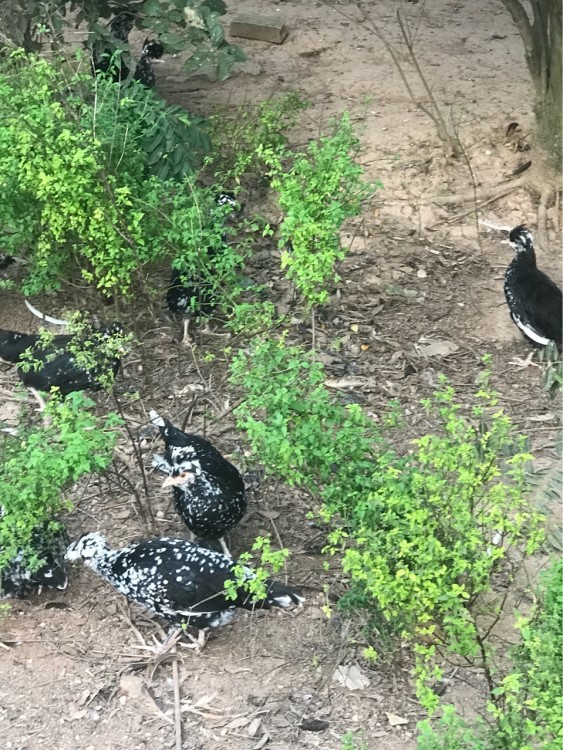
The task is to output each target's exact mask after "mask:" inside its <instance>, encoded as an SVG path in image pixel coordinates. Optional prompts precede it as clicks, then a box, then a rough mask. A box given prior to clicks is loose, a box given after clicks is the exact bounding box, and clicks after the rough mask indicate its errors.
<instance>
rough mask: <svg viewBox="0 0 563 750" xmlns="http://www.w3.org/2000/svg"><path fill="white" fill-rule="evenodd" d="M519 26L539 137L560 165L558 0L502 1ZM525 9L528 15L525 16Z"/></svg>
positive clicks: (560, 105)
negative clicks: (529, 77) (534, 93)
mask: <svg viewBox="0 0 563 750" xmlns="http://www.w3.org/2000/svg"><path fill="white" fill-rule="evenodd" d="M501 2H502V3H503V5H504V6H505V7H506V9H507V10H508V12H509V13H510V15H511V16H512V20H513V21H514V23H515V24H516V26H517V27H518V31H519V32H520V36H521V37H522V41H523V43H524V52H525V55H526V63H527V64H528V70H529V71H530V75H531V77H532V82H533V84H534V87H535V90H536V104H535V111H536V118H537V123H538V139H539V141H540V142H541V143H542V145H543V146H544V147H545V148H546V149H547V151H548V153H549V155H550V156H551V158H552V161H553V164H554V166H556V167H557V168H559V169H560V168H561V155H562V154H561V129H562V119H561V110H562V104H563V102H562V96H561V85H562V80H561V44H562V28H561V26H562V15H563V12H562V4H561V0H529V4H528V5H525V4H524V2H523V0H501ZM528 10H529V11H530V13H531V17H530V16H529V15H528Z"/></svg>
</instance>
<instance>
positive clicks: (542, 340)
mask: <svg viewBox="0 0 563 750" xmlns="http://www.w3.org/2000/svg"><path fill="white" fill-rule="evenodd" d="M508 242H509V245H510V246H511V247H512V248H513V250H514V251H515V255H514V258H513V260H512V262H511V263H510V265H509V266H508V268H507V270H506V275H505V279H504V294H505V297H506V302H507V303H508V307H509V309H510V317H511V318H512V320H513V321H514V323H516V325H517V326H518V328H519V329H520V331H521V332H522V334H523V335H524V337H525V338H526V339H527V340H528V341H530V342H531V343H533V344H536V345H538V344H539V345H540V346H547V344H549V343H550V341H554V342H555V344H556V345H557V347H558V348H559V350H561V328H562V324H563V296H562V293H561V289H559V287H558V286H557V284H555V283H554V282H553V281H552V280H551V279H550V278H549V276H546V274H545V273H543V271H540V270H539V268H538V267H537V265H536V254H535V251H534V238H533V236H532V233H531V232H530V231H529V230H528V228H527V227H526V225H525V224H520V225H519V226H517V227H514V229H512V231H511V232H510V237H509V240H508Z"/></svg>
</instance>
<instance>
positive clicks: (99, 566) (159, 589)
mask: <svg viewBox="0 0 563 750" xmlns="http://www.w3.org/2000/svg"><path fill="white" fill-rule="evenodd" d="M112 23H113V26H112V32H113V34H114V35H115V36H116V38H117V39H123V40H124V41H126V40H127V37H128V34H129V32H130V31H131V28H132V23H131V19H130V18H128V17H124V18H121V19H118V20H115V21H114V22H112ZM161 55H162V49H161V46H159V43H158V42H149V41H147V42H146V43H145V45H144V47H143V53H142V55H141V59H140V61H139V64H138V65H137V67H136V69H135V73H134V77H135V78H137V79H138V80H141V81H142V82H144V83H145V85H149V86H150V85H152V84H153V83H154V80H153V78H152V77H151V76H153V72H152V67H151V65H150V63H151V60H152V59H157V58H158V57H160V56H161ZM94 63H95V65H96V66H97V68H96V69H97V70H105V71H107V70H109V67H104V66H109V62H108V60H107V59H106V57H104V55H103V54H101V53H100V54H98V56H97V57H96V56H94ZM117 73H118V75H119V76H120V77H123V76H127V75H129V71H128V69H126V68H125V67H124V63H123V62H122V64H121V67H119V69H118V71H117ZM216 201H217V203H218V205H224V204H230V205H234V198H233V196H231V195H229V194H221V195H219V196H217V199H216ZM508 242H509V244H510V245H511V247H512V248H513V249H514V251H515V253H514V258H513V260H512V262H511V263H510V265H509V266H508V269H507V271H506V275H505V283H504V292H505V296H506V301H507V304H508V307H509V310H510V315H511V317H512V320H513V321H514V323H515V324H516V325H517V326H518V328H519V329H520V331H521V332H522V334H523V335H524V336H525V338H526V339H527V340H529V341H530V342H531V343H532V344H534V345H535V346H545V345H547V344H548V343H549V342H555V344H556V345H557V346H558V348H559V349H561V343H562V319H563V311H562V293H561V290H560V289H559V287H558V286H557V285H556V284H555V283H554V282H553V281H552V280H551V279H550V278H549V277H548V276H546V275H545V274H544V273H543V272H542V271H540V270H539V269H538V268H537V266H536V257H535V252H534V245H533V237H532V234H531V233H530V231H529V230H528V229H527V227H526V226H525V225H520V226H517V227H515V228H514V229H512V230H511V231H510V233H509V238H508ZM194 297H195V298H196V300H197V303H198V304H199V306H200V308H205V306H206V305H208V304H211V302H210V300H208V299H207V292H206V289H205V286H204V284H203V282H200V283H199V284H197V283H195V282H193V281H192V282H189V281H186V276H185V274H181V273H180V272H179V271H174V272H173V274H172V280H171V284H170V287H169V290H168V293H167V306H168V308H169V309H170V310H171V311H172V312H175V313H181V314H185V313H186V312H187V311H188V309H189V308H190V306H193V299H194ZM115 333H122V328H121V326H119V325H118V324H116V325H115V326H114V327H113V328H111V327H106V328H101V329H99V330H98V331H95V332H93V333H92V334H89V336H88V337H86V339H84V338H83V339H82V340H81V341H80V344H81V345H82V346H83V345H84V344H87V345H89V346H90V347H93V348H94V350H95V349H96V347H97V346H99V345H100V342H101V341H103V340H104V339H105V338H107V337H108V336H111V335H113V334H115ZM72 342H73V337H72V336H69V335H61V336H55V337H54V338H53V339H52V341H51V342H49V343H48V344H47V345H45V344H44V343H42V339H41V338H40V337H39V335H37V334H25V333H19V332H16V331H5V330H0V358H2V359H3V360H5V361H7V362H10V363H13V364H16V365H19V367H18V376H19V377H20V379H21V380H22V382H23V383H24V385H26V386H28V387H30V388H33V389H36V390H37V391H42V392H49V391H50V389H51V388H52V387H53V386H55V387H57V388H58V390H59V392H60V393H61V394H62V395H63V396H65V395H67V394H68V393H70V392H72V391H79V390H86V389H94V390H95V389H98V388H99V387H100V384H99V378H100V373H101V372H102V370H104V371H105V370H107V369H108V368H109V370H110V371H111V372H112V373H113V375H115V374H116V373H117V371H118V369H119V366H120V361H119V358H118V357H117V356H113V357H110V359H109V361H98V362H97V363H96V364H95V365H93V366H90V367H87V366H84V365H81V364H80V363H77V362H76V357H75V354H74V353H73V350H72V348H70V349H69V347H71V344H72ZM102 348H103V347H102ZM29 351H31V352H32V353H33V357H34V359H35V360H36V362H37V365H36V366H35V367H34V368H32V369H29V368H26V367H23V368H22V366H21V364H22V357H24V353H25V352H29ZM102 360H103V357H102ZM150 419H151V422H152V424H153V425H154V426H155V427H158V430H159V431H160V436H161V438H162V440H163V441H164V446H165V449H164V454H163V455H162V456H160V455H157V456H155V457H154V460H153V467H154V468H155V469H156V470H158V471H160V472H163V473H164V474H166V479H165V480H164V483H163V485H162V486H163V487H172V488H173V495H174V503H175V508H176V511H177V513H178V515H179V516H180V518H181V519H182V521H183V522H184V523H185V525H186V526H187V528H188V529H189V530H190V532H191V534H192V536H193V538H194V539H195V540H199V541H201V542H202V543H201V544H198V543H196V541H192V542H188V541H186V540H184V539H181V538H168V537H163V538H157V539H150V540H147V541H142V542H139V543H136V544H131V545H129V546H127V547H124V548H122V549H116V550H112V549H111V548H110V547H109V545H108V543H107V541H106V539H105V538H104V537H103V536H102V535H101V534H99V533H97V532H94V533H89V534H86V535H84V536H82V537H81V538H80V539H78V540H77V541H74V542H73V543H72V544H70V545H69V544H68V541H69V540H68V539H67V537H66V534H65V532H61V533H60V535H59V536H57V537H55V538H52V537H50V538H49V540H48V543H47V542H45V540H43V539H42V536H41V532H40V530H39V529H38V530H37V532H36V534H35V538H34V540H33V541H34V542H35V543H36V546H37V551H38V553H39V554H40V557H41V558H42V560H43V563H42V565H41V566H40V567H39V568H38V569H36V570H34V571H30V570H29V569H28V567H27V566H26V563H25V560H24V558H23V555H21V554H20V555H18V556H17V557H16V558H15V559H13V560H12V561H11V562H10V563H9V564H8V565H7V566H5V568H4V570H2V571H0V597H2V596H3V595H13V596H21V595H24V594H25V593H28V592H29V591H30V589H32V588H33V587H37V586H43V585H46V586H52V587H56V588H61V589H62V588H65V587H66V584H67V578H66V572H65V565H64V563H65V561H67V562H75V561H82V562H83V563H85V564H86V565H87V566H89V567H90V568H92V570H94V571H95V572H96V573H97V574H98V575H100V576H101V577H102V578H104V579H105V580H106V581H108V582H109V583H110V584H111V585H112V586H113V587H114V588H115V589H116V590H117V591H119V592H120V593H122V594H124V595H125V596H126V597H128V598H129V599H131V600H132V601H135V602H137V603H139V604H140V605H142V606H144V607H146V608H147V609H149V610H150V611H151V612H153V613H155V614H156V615H158V616H160V617H162V618H164V619H166V620H168V621H170V622H172V623H174V624H175V625H182V624H184V625H189V626H193V627H196V628H198V629H199V630H200V637H199V638H198V640H197V644H196V645H197V646H198V647H201V646H202V645H203V643H204V642H205V632H206V631H207V629H208V628H210V627H217V626H219V625H222V624H225V623H227V622H229V621H230V620H231V618H232V615H233V612H234V609H235V608H236V607H241V608H245V609H255V608H262V609H269V608H271V607H275V606H277V607H287V606H290V605H292V604H296V605H297V604H299V603H300V602H302V601H303V599H302V597H301V596H300V595H299V593H298V591H297V590H296V589H294V588H291V587H289V586H286V585H283V584H281V583H279V582H276V581H272V580H268V581H266V587H265V594H264V595H263V596H261V597H260V596H258V597H257V596H255V595H251V594H249V593H248V590H247V587H246V586H245V582H247V581H250V580H252V578H253V577H254V573H253V571H252V570H251V569H249V568H245V569H244V575H243V577H244V578H245V582H241V579H240V571H238V570H237V571H236V572H237V573H239V575H238V577H237V575H236V574H235V566H236V562H235V561H234V560H233V558H232V557H231V555H230V553H229V550H228V547H227V544H226V541H225V537H226V535H227V534H228V533H229V532H230V531H231V530H232V529H233V528H234V527H235V526H236V525H237V524H238V523H239V522H240V521H241V519H242V518H243V516H244V514H245V511H246V505H247V501H246V496H245V485H244V481H243V479H242V477H241V475H240V473H239V471H238V470H237V468H236V467H235V466H233V464H231V463H230V462H229V461H227V460H226V459H225V458H224V457H223V456H222V455H221V453H220V452H219V451H218V450H217V449H216V448H215V447H214V446H213V445H212V444H211V443H210V442H209V441H207V440H205V439H204V438H202V437H199V436H196V435H193V434H189V433H186V432H183V431H182V430H180V429H178V428H177V427H174V426H173V424H172V423H171V422H170V421H169V420H168V419H164V418H162V417H161V416H160V415H159V414H157V412H155V411H151V413H150ZM2 512H3V511H2V507H1V506H0V523H2ZM213 540H217V541H218V542H219V543H220V545H221V548H222V552H218V551H215V550H212V549H210V548H209V542H212V541H213ZM229 580H231V581H233V582H234V583H235V589H236V598H235V599H228V598H227V597H226V592H225V583H226V582H227V581H229Z"/></svg>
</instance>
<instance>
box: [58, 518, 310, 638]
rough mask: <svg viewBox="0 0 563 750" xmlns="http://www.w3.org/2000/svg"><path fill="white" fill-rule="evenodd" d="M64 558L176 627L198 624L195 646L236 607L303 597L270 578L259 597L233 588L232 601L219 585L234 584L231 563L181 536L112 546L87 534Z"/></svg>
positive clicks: (250, 574) (249, 574)
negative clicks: (228, 582) (262, 595)
mask: <svg viewBox="0 0 563 750" xmlns="http://www.w3.org/2000/svg"><path fill="white" fill-rule="evenodd" d="M65 559H66V560H67V561H69V562H75V561H80V560H81V561H83V562H84V563H85V564H86V565H88V566H89V567H90V568H92V570H94V571H95V572H96V573H98V575H100V576H102V578H104V579H105V580H106V581H108V583H110V584H111V585H112V586H113V587H114V588H115V589H116V590H117V591H119V593H121V594H124V595H125V596H126V597H127V598H128V599H131V600H132V601H134V602H137V604H141V605H142V606H143V607H146V608H147V609H149V610H150V611H151V612H154V613H155V614H156V615H159V616H160V617H163V618H164V619H166V620H168V621H170V622H172V623H174V624H175V625H188V626H191V627H195V628H198V629H199V631H200V632H199V637H198V639H197V640H196V639H193V638H192V641H193V642H194V645H195V647H196V648H198V649H200V648H202V647H203V646H204V644H205V635H206V631H207V630H208V629H209V628H216V627H219V626H221V625H226V624H227V623H229V622H230V621H231V620H232V618H233V616H234V611H235V609H236V608H237V607H238V608H242V609H248V610H254V609H271V608H272V607H289V606H290V605H291V604H299V603H300V602H302V601H303V598H302V597H301V596H299V595H298V593H297V592H296V590H295V589H293V588H290V587H289V586H285V585H283V584H282V583H278V582H277V581H271V580H267V581H266V582H265V587H266V595H265V597H264V598H262V599H258V600H256V599H254V598H253V597H252V595H250V594H249V593H248V592H247V591H245V590H244V589H243V588H237V589H236V599H233V600H229V599H227V598H226V595H225V593H226V592H225V588H224V586H225V582H226V581H228V580H232V581H233V582H235V585H236V578H235V575H234V573H233V568H234V567H235V565H236V563H235V562H234V561H233V560H232V558H230V557H227V556H226V555H222V554H221V553H219V552H213V551H212V550H208V549H205V548H202V547H198V546H197V545H195V544H192V543H191V542H187V541H186V540H185V539H174V538H169V537H162V538H160V539H150V540H147V541H142V542H139V543H137V544H131V545H129V546H128V547H123V548H122V549H117V550H112V549H110V547H109V545H108V543H107V541H106V539H105V537H103V536H102V535H101V534H98V533H92V534H86V535H85V536H83V537H82V538H81V539H79V540H78V541H76V542H73V543H72V544H71V545H70V547H69V548H68V551H67V553H66V558H65ZM245 573H246V578H245V580H247V581H248V580H252V579H253V578H254V573H253V572H252V570H251V569H250V568H247V569H245Z"/></svg>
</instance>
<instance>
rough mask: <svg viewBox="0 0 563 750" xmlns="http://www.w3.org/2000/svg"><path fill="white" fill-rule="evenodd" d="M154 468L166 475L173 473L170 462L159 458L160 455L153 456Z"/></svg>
mask: <svg viewBox="0 0 563 750" xmlns="http://www.w3.org/2000/svg"><path fill="white" fill-rule="evenodd" d="M152 466H153V468H154V469H158V470H159V471H162V472H164V473H165V474H170V472H171V471H172V466H170V464H169V463H168V461H167V460H166V459H165V458H164V457H163V456H159V455H158V453H155V454H154V455H153V458H152Z"/></svg>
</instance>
